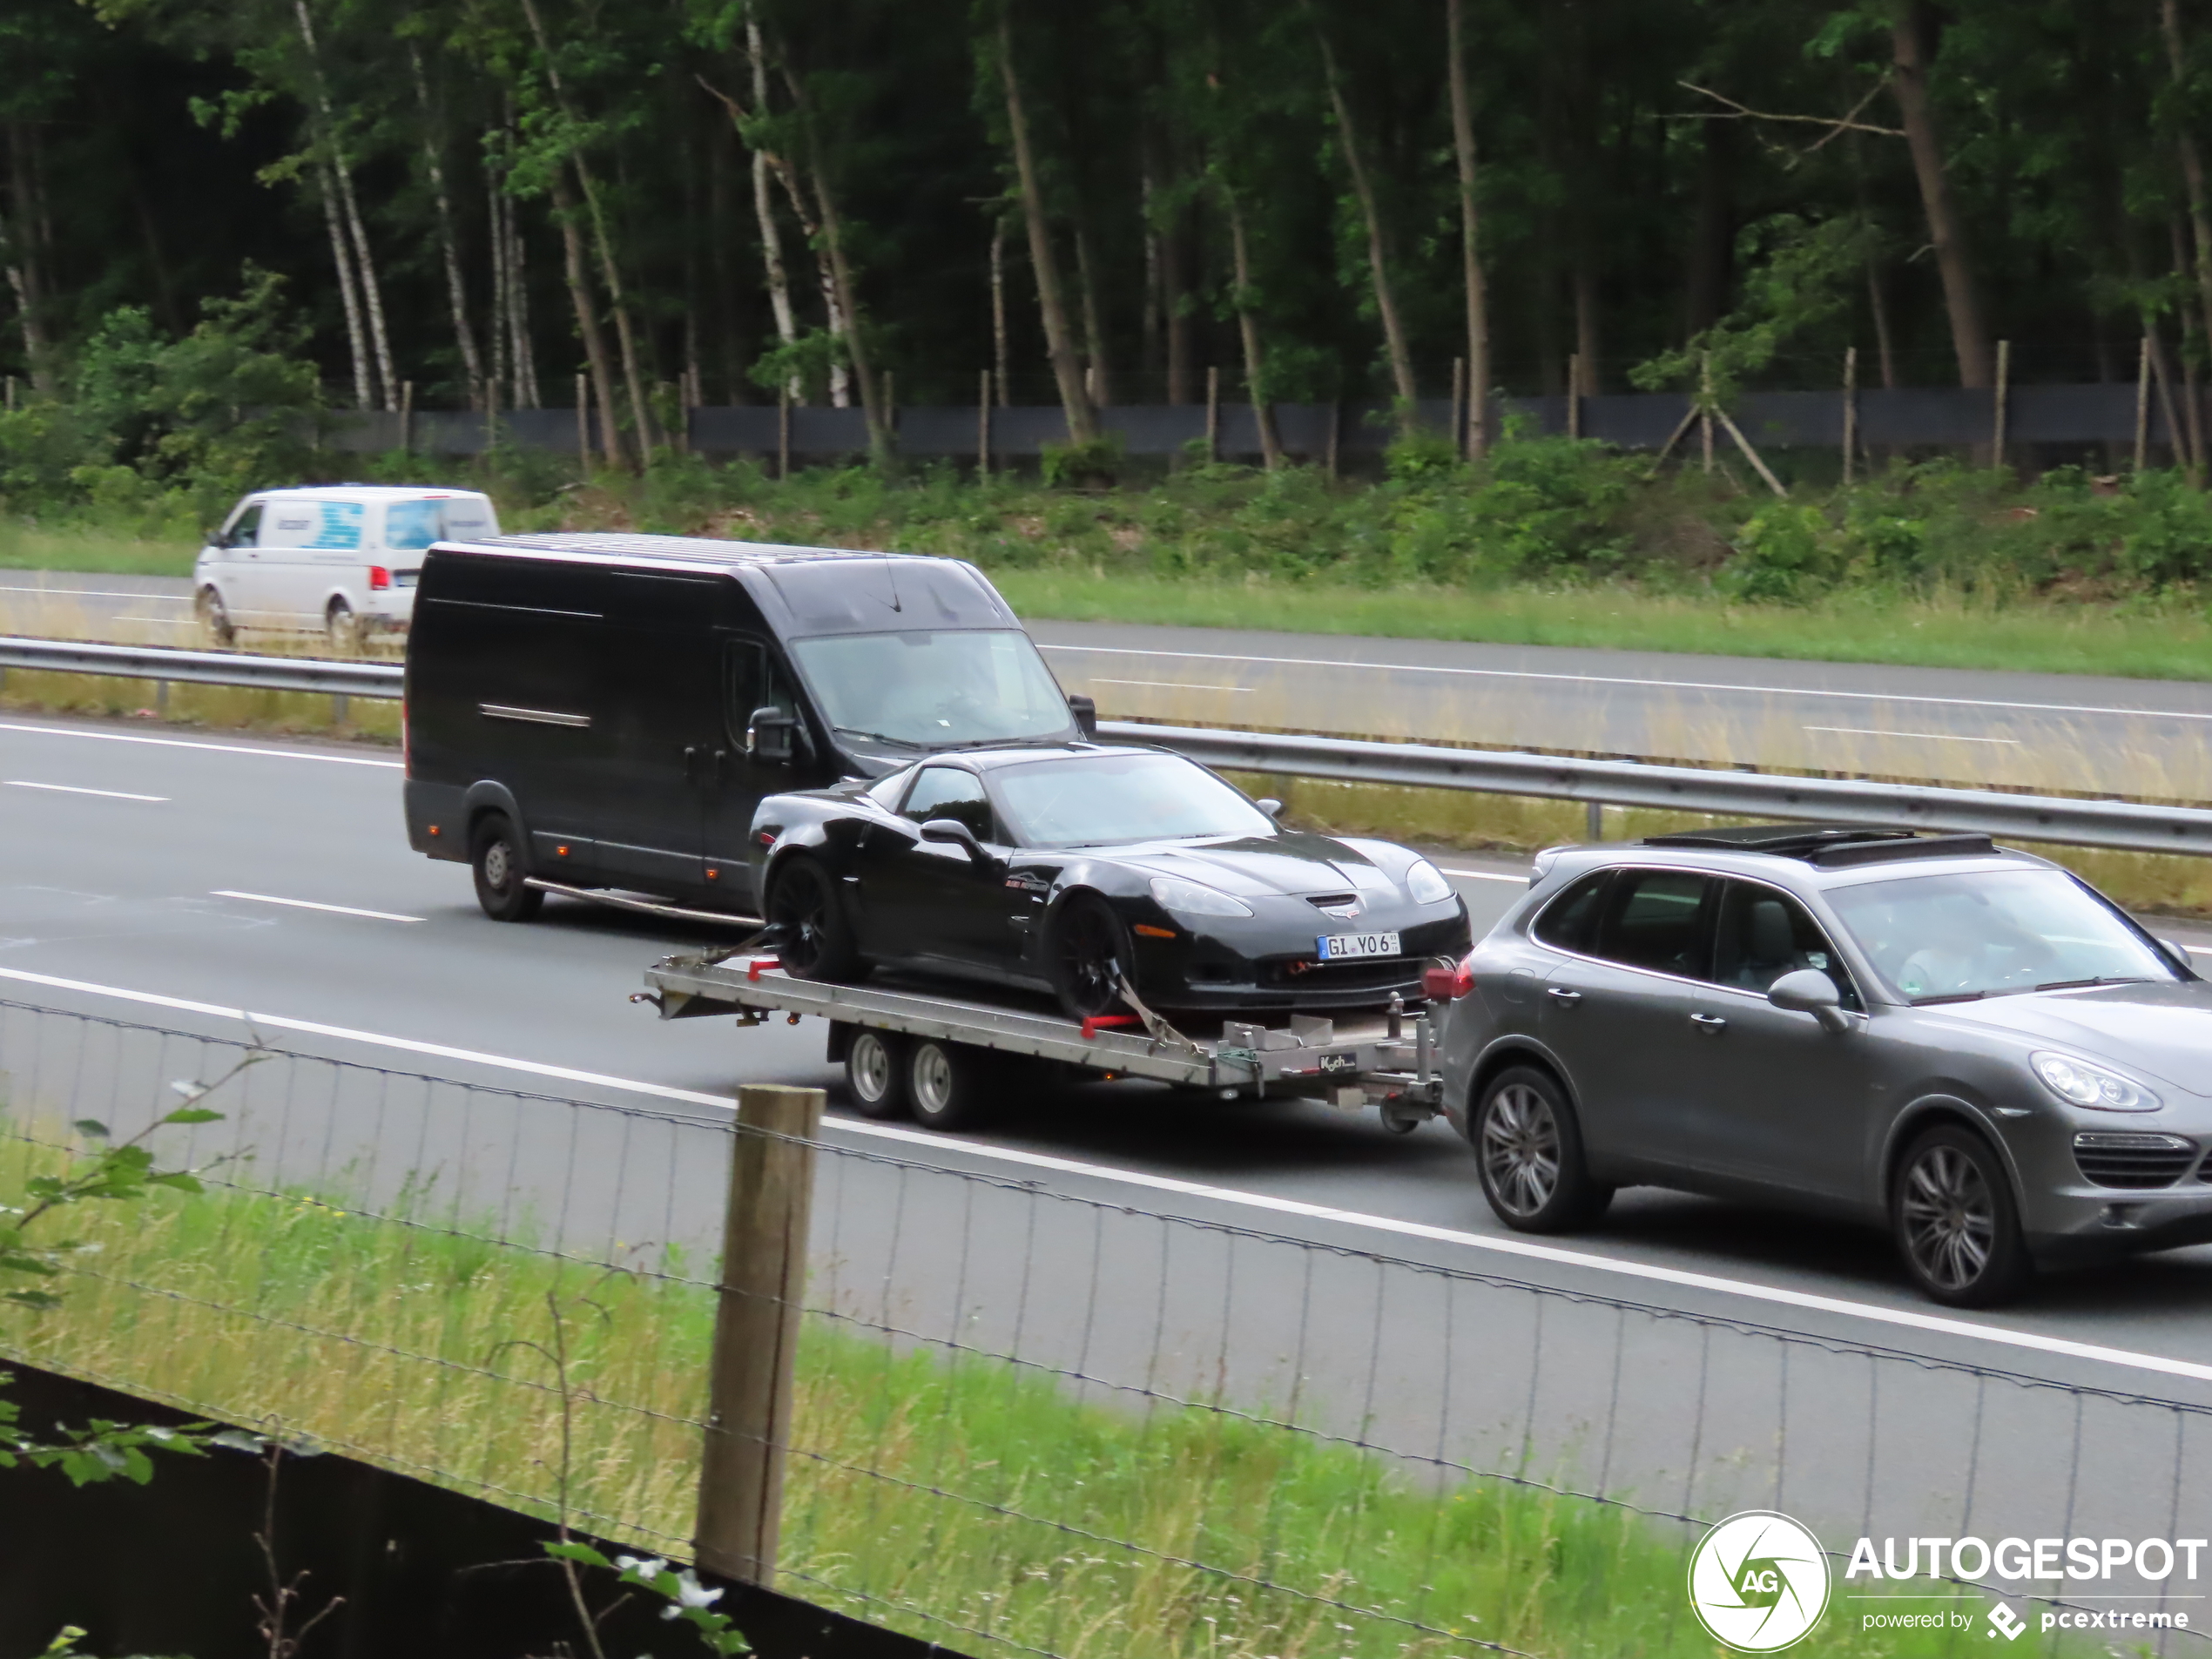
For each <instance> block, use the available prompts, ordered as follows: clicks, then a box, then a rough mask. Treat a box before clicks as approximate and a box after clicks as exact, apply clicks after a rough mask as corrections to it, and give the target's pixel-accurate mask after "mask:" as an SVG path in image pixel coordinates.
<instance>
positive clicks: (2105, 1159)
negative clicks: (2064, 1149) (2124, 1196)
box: [2074, 1130, 2197, 1191]
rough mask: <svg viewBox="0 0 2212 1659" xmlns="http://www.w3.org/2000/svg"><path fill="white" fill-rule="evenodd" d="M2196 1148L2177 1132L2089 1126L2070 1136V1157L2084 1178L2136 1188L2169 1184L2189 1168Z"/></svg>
mask: <svg viewBox="0 0 2212 1659" xmlns="http://www.w3.org/2000/svg"><path fill="white" fill-rule="evenodd" d="M2196 1150H2197V1149H2196V1143H2195V1142H2194V1141H2185V1140H2183V1139H2182V1137H2181V1136H2178V1135H2154V1134H2149V1133H2147V1132H2144V1131H2141V1130H2084V1131H2083V1132H2082V1133H2081V1134H2079V1135H2077V1136H2074V1163H2076V1164H2077V1165H2078V1166H2079V1167H2080V1170H2081V1174H2082V1176H2083V1177H2084V1178H2085V1179H2087V1180H2088V1181H2091V1182H2094V1184H2096V1185H2098V1186H2101V1187H2127V1188H2131V1189H2133V1190H2136V1191H2145V1190H2149V1189H2151V1188H2154V1187H2170V1186H2172V1185H2173V1184H2175V1182H2176V1181H2178V1180H2180V1179H2181V1178H2182V1177H2183V1176H2185V1175H2187V1174H2188V1172H2189V1168H2190V1166H2191V1165H2192V1164H2194V1163H2195V1162H2196Z"/></svg>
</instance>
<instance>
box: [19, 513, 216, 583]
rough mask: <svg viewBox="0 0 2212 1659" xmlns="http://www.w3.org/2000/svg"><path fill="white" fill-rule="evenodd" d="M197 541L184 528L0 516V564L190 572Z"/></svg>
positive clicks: (162, 573) (23, 567) (21, 567)
mask: <svg viewBox="0 0 2212 1659" xmlns="http://www.w3.org/2000/svg"><path fill="white" fill-rule="evenodd" d="M197 556H199V542H198V541H197V540H196V539H195V538H193V537H192V536H191V535H190V534H189V533H186V534H184V535H179V536H160V537H147V536H142V535H139V534H137V533H134V532H132V531H128V530H114V531H103V530H88V529H43V528H41V527H39V526H38V525H36V524H30V523H24V522H22V521H21V520H10V519H7V518H0V570H86V571H104V572H106V573H109V574H111V575H116V576H190V575H191V574H192V560H193V559H194V558H195V557H197Z"/></svg>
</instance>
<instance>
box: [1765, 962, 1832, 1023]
mask: <svg viewBox="0 0 2212 1659" xmlns="http://www.w3.org/2000/svg"><path fill="white" fill-rule="evenodd" d="M1766 1000H1767V1001H1770V1002H1771V1003H1773V1004H1774V1006H1775V1007H1777V1008H1782V1009H1785V1010H1786V1011H1788V1012H1789V1013H1791V1014H1810V1015H1812V1017H1813V1018H1814V1019H1816V1020H1817V1021H1819V1022H1820V1028H1821V1029H1822V1030H1824V1031H1839V1032H1840V1031H1848V1030H1850V1029H1851V1015H1848V1014H1845V1013H1844V999H1843V995H1842V993H1840V992H1839V991H1838V990H1837V989H1836V981H1834V980H1831V979H1830V978H1829V977H1828V975H1827V974H1824V973H1822V972H1821V971H1820V970H1819V969H1818V968H1799V969H1797V972H1796V973H1794V974H1784V975H1783V976H1782V977H1781V978H1780V979H1778V980H1777V981H1774V983H1773V984H1771V985H1770V986H1768V987H1767V992H1766Z"/></svg>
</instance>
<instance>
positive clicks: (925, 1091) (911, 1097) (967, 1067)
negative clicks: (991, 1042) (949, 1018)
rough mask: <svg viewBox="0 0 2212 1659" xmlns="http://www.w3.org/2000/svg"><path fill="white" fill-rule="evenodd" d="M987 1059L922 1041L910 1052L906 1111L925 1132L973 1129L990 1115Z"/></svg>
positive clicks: (962, 1047) (963, 1048)
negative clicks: (911, 1113) (910, 1113)
mask: <svg viewBox="0 0 2212 1659" xmlns="http://www.w3.org/2000/svg"><path fill="white" fill-rule="evenodd" d="M990 1070H991V1069H990V1065H989V1061H988V1056H987V1055H984V1054H982V1053H981V1051H980V1050H977V1049H971V1048H969V1047H968V1045H967V1044H966V1043H961V1042H940V1041H939V1040H938V1039H937V1038H935V1037H922V1038H920V1039H918V1040H917V1041H916V1042H914V1045H913V1046H912V1047H911V1048H909V1049H907V1072H906V1077H907V1109H908V1110H909V1111H911V1112H913V1113H914V1122H915V1123H919V1124H921V1126H922V1127H923V1128H924V1129H940V1130H961V1129H973V1128H974V1127H975V1126H976V1125H977V1124H979V1123H981V1122H982V1121H983V1120H984V1119H985V1118H986V1117H987V1116H989V1114H990V1109H991V1106H992V1104H993V1102H992V1101H991V1100H990V1098H989V1096H988V1089H989V1086H990V1082H991V1076H990Z"/></svg>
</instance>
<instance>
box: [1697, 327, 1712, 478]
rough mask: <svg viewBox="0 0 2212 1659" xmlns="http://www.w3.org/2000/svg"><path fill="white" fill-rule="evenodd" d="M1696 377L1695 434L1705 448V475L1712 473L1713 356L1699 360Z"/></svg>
mask: <svg viewBox="0 0 2212 1659" xmlns="http://www.w3.org/2000/svg"><path fill="white" fill-rule="evenodd" d="M1700 363H1701V367H1700V368H1699V369H1698V376H1697V433H1698V437H1699V439H1700V440H1701V441H1702V442H1703V444H1704V448H1705V475H1706V476H1707V477H1710V476H1711V475H1712V472H1713V354H1712V353H1710V352H1707V353H1706V354H1704V356H1703V358H1702V359H1701V360H1700Z"/></svg>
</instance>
